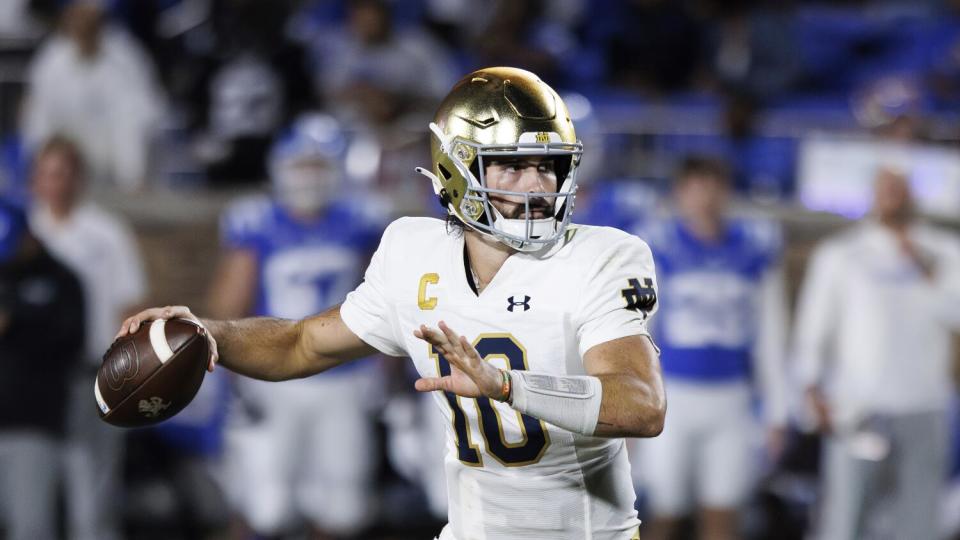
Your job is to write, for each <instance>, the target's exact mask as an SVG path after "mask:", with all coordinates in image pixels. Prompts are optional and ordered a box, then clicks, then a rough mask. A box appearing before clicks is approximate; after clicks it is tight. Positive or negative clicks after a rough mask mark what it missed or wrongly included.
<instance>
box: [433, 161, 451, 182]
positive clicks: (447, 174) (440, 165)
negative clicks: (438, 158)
mask: <svg viewBox="0 0 960 540" xmlns="http://www.w3.org/2000/svg"><path fill="white" fill-rule="evenodd" d="M437 169H439V170H440V175H441V176H443V179H444V180H450V179H451V178H453V173H451V172H450V171H449V170H447V168H446V167H444V166H443V163H437Z"/></svg>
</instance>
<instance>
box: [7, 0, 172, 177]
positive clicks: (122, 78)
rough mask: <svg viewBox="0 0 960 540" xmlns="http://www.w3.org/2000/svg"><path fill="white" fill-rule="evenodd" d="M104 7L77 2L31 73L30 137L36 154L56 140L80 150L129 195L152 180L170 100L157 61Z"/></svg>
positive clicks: (94, 172)
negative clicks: (153, 154)
mask: <svg viewBox="0 0 960 540" xmlns="http://www.w3.org/2000/svg"><path fill="white" fill-rule="evenodd" d="M101 4H102V2H100V1H97V0H72V1H71V2H70V3H69V4H68V5H67V7H66V8H64V10H63V12H62V15H61V16H60V22H59V29H58V31H57V32H56V33H55V34H53V35H52V36H51V37H50V38H49V39H48V40H47V42H46V43H44V44H43V45H42V46H41V47H40V49H39V50H38V51H37V53H36V55H35V56H34V59H33V61H32V64H31V66H30V71H29V88H28V95H27V103H26V111H25V113H24V116H23V131H24V135H25V138H26V141H27V144H28V146H29V147H31V148H33V149H36V148H38V147H39V146H40V145H42V144H43V142H44V141H45V140H47V139H48V138H49V137H51V136H52V135H54V134H55V133H64V134H66V135H68V136H70V137H72V138H74V139H75V140H76V141H78V144H80V145H81V146H82V148H83V153H84V155H85V156H87V161H88V162H89V168H90V172H89V175H90V177H91V179H92V180H94V181H96V182H98V183H99V182H109V183H113V184H115V185H119V186H121V187H123V188H126V189H134V188H139V187H141V186H142V185H143V183H144V182H145V181H146V180H147V173H148V166H149V154H150V146H151V143H152V142H153V138H154V136H155V133H156V132H155V130H156V128H157V126H158V124H159V122H160V120H161V119H162V118H163V111H164V99H163V93H162V91H161V89H160V88H159V87H158V85H157V82H156V81H155V79H154V77H155V75H154V72H153V64H152V61H151V59H150V58H149V57H148V56H147V55H146V54H145V53H144V51H143V50H142V49H141V48H140V45H139V44H138V43H137V42H136V41H135V40H133V39H131V38H130V36H129V35H128V34H127V33H126V32H125V31H124V30H123V29H122V28H121V27H118V26H115V25H112V24H110V23H109V22H108V21H107V19H106V14H105V12H104V9H103V7H101Z"/></svg>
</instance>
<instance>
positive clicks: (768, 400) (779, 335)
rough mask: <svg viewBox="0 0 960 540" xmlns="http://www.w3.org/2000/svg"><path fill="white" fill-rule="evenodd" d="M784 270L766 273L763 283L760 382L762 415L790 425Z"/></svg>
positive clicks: (758, 351)
mask: <svg viewBox="0 0 960 540" xmlns="http://www.w3.org/2000/svg"><path fill="white" fill-rule="evenodd" d="M784 281H785V280H784V273H783V268H781V267H775V268H771V269H769V270H767V272H766V274H765V275H764V276H763V281H762V282H761V286H760V290H759V291H758V295H759V298H758V300H759V305H758V308H759V309H758V310H757V317H758V320H757V339H756V343H755V347H754V355H753V356H754V358H755V359H756V360H757V371H758V373H757V375H758V377H757V382H758V383H759V386H760V390H761V392H762V396H763V413H764V418H765V420H766V422H767V424H768V425H772V426H780V425H784V424H786V422H787V389H786V364H785V362H784V354H785V352H786V346H787V304H786V292H785V289H786V287H785V283H784Z"/></svg>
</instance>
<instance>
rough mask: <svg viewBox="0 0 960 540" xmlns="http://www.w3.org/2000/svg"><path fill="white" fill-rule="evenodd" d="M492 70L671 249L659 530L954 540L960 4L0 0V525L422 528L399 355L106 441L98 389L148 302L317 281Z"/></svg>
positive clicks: (869, 0)
mask: <svg viewBox="0 0 960 540" xmlns="http://www.w3.org/2000/svg"><path fill="white" fill-rule="evenodd" d="M490 65H510V66H517V67H522V68H526V69H529V70H531V71H533V72H535V73H537V74H538V75H539V76H540V77H541V78H543V80H545V81H546V82H548V83H549V84H550V85H551V86H553V87H554V88H557V89H558V90H559V91H560V92H561V94H562V95H563V96H564V99H565V101H566V103H567V105H568V107H569V108H570V112H571V116H572V117H573V119H574V123H575V125H576V127H577V131H578V135H579V136H580V138H581V139H582V140H583V142H584V148H585V151H584V161H583V165H582V167H581V171H580V176H579V178H580V184H581V185H580V192H579V194H578V196H577V203H576V211H575V214H574V222H578V223H590V224H601V225H610V226H616V227H620V228H623V229H625V230H629V231H632V232H636V233H638V234H639V235H640V236H641V237H642V238H644V239H645V240H647V241H648V242H649V243H650V244H651V246H652V247H653V250H654V254H655V257H656V258H657V265H658V278H659V280H660V296H661V302H662V306H663V307H662V308H661V311H660V314H659V315H658V317H659V318H660V321H659V323H658V326H657V327H656V328H655V330H656V333H657V334H656V335H657V337H658V340H659V341H660V344H661V346H662V348H663V363H664V370H665V377H666V380H667V391H668V399H670V403H671V405H670V410H669V412H668V420H667V429H666V431H665V433H664V436H663V437H661V439H658V440H655V441H652V442H648V441H638V442H637V444H636V445H635V448H633V455H634V467H635V471H634V474H635V483H636V486H637V492H638V508H639V509H640V511H641V518H642V519H644V521H645V522H646V523H649V524H650V526H649V527H650V528H645V529H643V530H644V534H648V533H649V534H650V535H651V537H661V538H667V537H670V536H671V535H672V536H673V537H675V538H688V537H689V538H693V537H701V538H711V537H712V538H727V537H743V538H777V539H790V538H827V539H833V538H838V539H839V538H960V442H958V441H960V413H958V405H957V403H958V399H957V392H956V388H957V386H956V381H957V380H958V379H960V377H958V375H957V374H958V373H960V370H958V369H957V368H956V367H955V366H957V365H960V363H958V362H956V358H957V353H956V348H955V347H952V345H951V341H956V340H955V338H954V336H953V335H952V334H951V332H952V330H953V329H956V328H958V326H960V302H958V301H957V300H960V294H958V288H957V283H956V281H957V279H960V255H958V254H960V247H958V245H960V244H958V237H957V236H956V229H957V228H958V226H960V151H958V150H960V148H958V143H960V2H957V1H955V0H885V1H882V0H846V1H840V0H836V1H832V2H831V1H826V0H822V1H813V0H794V1H774V0H729V1H725V0H685V1H680V0H678V1H672V0H592V1H588V0H528V1H527V0H524V1H520V0H516V1H510V0H499V1H498V0H484V1H481V2H477V1H470V0H275V1H263V0H3V1H2V2H0V197H2V201H3V202H2V204H0V210H2V212H0V214H2V215H0V222H2V225H3V226H2V227H0V232H2V236H3V239H2V241H0V259H2V263H0V280H2V281H0V370H2V371H0V530H5V531H6V535H7V537H8V538H10V539H11V540H12V539H17V540H19V539H21V538H23V539H31V540H35V539H43V538H57V537H64V538H71V539H91V540H93V539H97V540H102V539H112V538H137V539H139V538H143V539H153V538H156V539H169V538H236V539H241V538H255V537H262V538H273V537H289V538H432V537H433V535H434V534H436V533H437V532H438V531H439V529H440V526H441V525H442V523H443V522H444V521H445V511H446V510H445V502H446V493H445V484H444V482H443V478H442V474H443V473H442V470H443V469H442V466H441V464H440V463H441V460H442V459H443V452H444V449H443V445H444V442H443V440H444V439H443V438H444V433H443V429H444V428H443V426H442V423H441V422H440V421H439V417H438V416H435V413H434V412H433V411H432V410H430V409H429V407H430V406H431V405H427V404H426V401H425V400H423V399H421V398H420V397H418V396H415V395H413V392H412V380H413V377H414V374H413V373H412V372H411V370H410V368H409V367H408V366H405V365H403V363H402V362H399V361H395V360H392V359H383V358H372V359H369V360H368V361H365V362H361V363H359V364H358V365H357V366H350V367H344V368H338V369H337V370H335V372H333V373H329V374H322V375H320V376H318V377H315V378H314V379H316V380H308V381H296V382H287V383H278V384H273V383H269V384H268V383H257V382H256V381H249V380H240V379H238V378H236V377H233V376H231V375H230V374H228V373H225V370H218V371H217V372H215V373H214V374H212V375H209V376H208V377H207V379H206V381H205V382H204V386H203V388H202V389H201V393H200V394H199V395H198V397H197V399H196V400H195V402H194V403H193V404H192V405H191V406H190V407H189V408H188V409H187V410H186V411H184V413H182V414H181V415H180V416H178V417H177V418H175V419H173V420H172V421H170V422H168V423H167V424H164V425H162V426H161V427H159V428H156V429H148V430H136V431H129V432H123V431H120V430H117V429H115V428H111V427H109V426H107V425H106V424H103V423H102V422H100V421H99V420H98V418H97V416H96V410H95V403H94V399H93V393H92V381H93V374H94V372H95V370H96V368H97V367H98V365H99V361H100V355H101V354H102V353H103V351H105V350H106V348H107V346H108V345H109V344H110V342H111V341H112V338H113V335H114V333H115V331H116V328H117V326H118V324H119V321H120V320H122V318H123V317H124V316H125V315H126V314H128V313H130V312H132V311H134V310H136V309H137V308H139V307H142V306H145V305H147V304H152V305H161V304H186V305H189V306H191V308H192V309H193V310H194V312H196V313H198V314H200V315H201V316H208V317H218V318H228V317H229V318H234V317H243V316H249V315H271V316H279V317H289V318H299V317H303V316H307V315H309V314H311V313H316V312H319V311H321V310H323V309H325V308H326V307H327V306H330V305H334V304H336V303H338V302H340V301H341V300H342V299H343V297H344V295H345V294H346V292H348V291H349V290H351V289H352V288H353V287H354V286H355V285H356V284H357V283H358V282H359V281H360V279H361V277H362V272H363V269H364V268H365V266H366V262H367V260H368V259H369V255H370V253H372V251H373V250H374V249H375V248H376V245H377V242H378V241H379V233H380V232H381V231H382V228H383V227H384V226H385V225H386V223H388V222H389V221H390V219H392V218H393V217H395V216H398V215H409V214H418V215H436V216H441V215H443V210H442V208H441V207H440V206H439V204H437V202H436V197H435V195H434V194H433V192H432V189H431V187H430V185H429V183H427V182H425V181H423V180H422V179H421V178H419V175H416V174H415V173H414V167H415V166H418V165H425V164H426V163H427V160H428V159H429V158H428V155H429V150H428V147H429V139H428V136H429V132H428V130H427V124H428V123H429V121H430V119H431V117H432V114H433V112H434V110H435V108H436V106H437V104H438V103H439V100H440V99H441V98H442V97H443V96H444V95H445V94H446V93H447V91H448V90H449V88H450V87H451V86H452V84H453V83H454V82H455V81H456V80H458V79H459V77H461V76H462V75H463V74H465V73H469V72H470V71H472V70H474V69H477V68H479V67H483V66H490ZM728 200H729V204H728ZM914 206H915V207H916V209H917V210H918V211H919V212H918V213H917V214H918V217H917V218H916V219H917V220H921V219H922V220H924V221H926V222H934V223H936V225H937V227H936V228H932V227H929V226H928V225H923V226H920V225H918V224H915V221H914V217H913V214H912V212H911V209H912V208H913V207H914ZM24 216H26V217H24ZM27 223H29V225H27ZM27 231H29V232H27ZM22 238H30V240H29V241H27V240H22ZM826 239H829V240H826ZM47 252H49V253H50V254H52V255H53V257H52V258H51V257H48V256H47V255H44V253H47ZM811 253H813V255H812V256H811ZM58 260H59V261H60V262H57V261H58ZM853 262H856V263H857V264H853ZM64 267H66V268H64ZM67 269H69V272H72V273H73V274H75V276H76V277H75V278H72V277H70V275H68V274H69V272H68V270H67ZM41 278H42V279H41ZM43 279H47V280H48V281H42V280H43ZM38 280H39V281H38ZM77 280H79V284H80V286H81V287H82V289H83V294H82V296H83V301H82V306H81V302H80V300H79V298H78V294H77V291H76V290H74V289H75V287H76V283H75V282H76V281H77ZM35 281H36V282H38V283H39V282H41V281H42V283H41V285H42V286H40V285H37V286H34V285H35V284H34V282H35ZM24 284H26V285H24ZM28 289H29V290H28ZM20 290H28V292H29V291H32V293H31V294H32V295H31V294H28V295H27V296H26V297H24V298H19V297H18V296H17V294H16V291H20ZM51 291H52V292H51ZM21 296H22V295H21ZM80 309H84V310H85V311H84V312H85V314H86V315H85V316H83V317H79V316H78V315H77V313H78V312H79V310H80ZM45 310H46V311H45ZM76 320H82V321H83V325H82V328H83V333H84V335H85V337H83V336H80V335H78V333H77V331H76V328H77V325H76V324H70V322H69V321H76ZM71 329H73V332H72V333H71ZM34 335H47V336H48V340H47V342H46V344H45V345H49V346H50V348H51V351H57V350H71V348H72V349H73V350H76V354H75V355H72V356H70V355H67V356H68V357H64V355H63V354H55V353H54V352H48V351H36V350H35V349H31V348H30V347H29V346H31V345H33V344H35V343H36V342H37V340H36V339H30V340H28V339H26V338H27V336H34ZM41 341H42V340H41ZM831 346H832V347H833V348H832V349H831ZM703 358H709V359H710V362H712V363H710V364H708V365H707V367H704V364H703ZM37 402H42V403H43V406H36V405H33V404H35V403H37ZM25 404H31V405H30V406H29V407H26V408H27V409H28V410H26V411H25V410H24V409H25ZM704 411H711V412H713V413H717V414H714V415H713V416H711V415H709V414H705V413H704ZM718 411H719V412H718ZM724 411H725V412H724ZM721 413H722V414H721ZM726 413H729V415H726V416H725V414H726ZM718 425H722V426H724V427H725V428H730V429H725V430H719V431H718V430H716V429H714V428H716V426H718ZM949 426H952V428H951V427H949ZM826 501H829V502H826ZM698 508H699V509H700V510H701V511H699V512H698V511H697V509H698ZM903 516H909V519H908V518H905V517H903ZM904 530H905V531H907V532H904ZM730 531H736V533H735V534H734V535H733V536H729V533H730ZM698 534H699V536H697V535H698ZM711 534H714V535H713V536H711ZM724 534H728V535H727V536H724ZM658 535H659V536H658Z"/></svg>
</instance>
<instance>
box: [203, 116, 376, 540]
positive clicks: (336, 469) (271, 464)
mask: <svg viewBox="0 0 960 540" xmlns="http://www.w3.org/2000/svg"><path fill="white" fill-rule="evenodd" d="M347 145H348V140H347V137H346V134H345V133H344V132H343V131H342V130H341V128H340V125H339V123H338V122H337V121H336V120H334V119H333V118H332V117H330V116H327V115H324V114H319V113H315V114H308V115H304V116H301V117H300V118H298V119H297V120H296V121H295V122H294V124H293V125H292V126H291V127H290V128H289V129H288V130H286V131H285V132H283V133H282V134H281V135H280V136H279V137H278V139H277V141H276V142H275V144H274V146H273V148H272V149H271V152H270V157H269V159H270V165H269V168H270V175H271V182H272V188H273V193H272V197H270V198H267V197H256V198H251V199H243V200H240V201H238V202H236V203H234V204H233V205H232V206H231V207H229V208H228V210H227V212H226V213H225V215H224V217H223V220H222V235H223V241H222V242H223V248H224V250H225V251H224V254H223V257H222V260H221V262H220V264H219V266H218V268H217V273H216V276H215V279H214V281H213V289H212V290H211V293H210V297H209V298H210V312H211V315H212V316H214V317H243V316H250V315H256V316H270V317H283V318H300V317H306V316H310V315H313V314H317V313H320V312H321V311H323V310H324V309H326V308H327V307H329V306H331V305H335V304H337V303H338V302H341V301H342V300H343V299H344V298H345V297H346V294H347V293H348V292H349V291H351V290H352V289H353V288H354V287H355V286H356V284H357V283H358V282H359V281H360V280H361V278H362V275H363V270H364V268H365V267H366V264H367V262H368V261H369V257H370V255H371V254H372V253H373V251H374V249H375V248H376V246H377V243H378V242H379V239H380V234H381V232H382V230H383V227H384V226H385V220H386V219H387V218H388V217H389V214H388V213H386V212H384V211H383V209H382V208H371V207H370V206H369V204H370V202H371V200H372V199H371V197H370V196H366V195H364V194H362V193H356V192H351V191H350V190H349V186H348V185H347V183H346V181H345V179H344V170H343V158H344V154H345V152H346V150H347ZM377 383H378V377H377V373H376V364H373V363H370V362H360V363H359V364H356V365H350V366H344V367H341V368H337V369H334V370H331V371H329V372H327V373H325V374H323V375H320V376H316V377H312V378H310V379H308V380H301V381H288V382H284V383H282V386H281V387H279V388H278V387H276V386H275V385H273V384H268V383H264V382H262V381H256V380H253V379H247V378H242V377H236V378H234V389H235V393H236V395H237V400H236V403H235V404H234V407H233V409H232V411H231V412H230V416H229V417H228V419H227V427H226V434H225V437H226V453H227V454H226V469H227V473H226V476H227V479H226V483H227V491H228V493H229V496H230V498H231V500H232V503H233V505H234V506H235V509H236V511H237V513H238V514H239V515H240V516H241V517H242V518H243V520H244V521H245V522H246V525H247V526H248V527H249V528H250V529H252V531H254V532H255V533H257V534H259V535H265V536H276V535H280V534H282V533H286V532H290V531H293V530H297V528H298V527H299V526H301V525H302V524H303V523H302V522H303V521H306V522H307V524H308V525H309V526H311V527H312V528H313V533H314V534H316V536H315V537H316V538H346V537H355V535H357V534H359V533H360V532H361V531H362V530H363V529H364V527H366V526H367V525H368V524H369V522H370V518H371V508H372V505H373V504H375V502H376V501H375V497H374V491H373V487H372V486H373V481H374V473H375V470H376V467H377V459H376V453H375V452H376V449H377V448H378V443H377V439H376V436H375V432H374V416H373V413H374V407H375V405H376V402H377V399H376V397H375V396H377V395H379V394H380V392H379V391H378V388H377Z"/></svg>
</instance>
